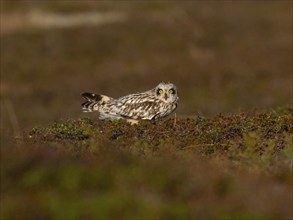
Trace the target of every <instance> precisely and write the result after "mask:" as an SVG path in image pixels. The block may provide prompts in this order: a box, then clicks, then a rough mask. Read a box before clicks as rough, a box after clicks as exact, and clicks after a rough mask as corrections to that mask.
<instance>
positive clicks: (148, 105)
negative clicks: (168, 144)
mask: <svg viewBox="0 0 293 220" xmlns="http://www.w3.org/2000/svg"><path fill="white" fill-rule="evenodd" d="M81 95H82V97H84V98H85V99H86V100H87V101H86V102H84V103H83V104H82V107H83V111H84V112H92V111H97V112H99V118H100V119H110V120H116V119H127V120H129V119H131V120H132V122H133V120H134V121H136V120H156V119H159V118H163V117H165V116H167V115H169V114H170V113H172V112H173V111H174V110H175V109H176V107H177V103H178V99H179V98H178V95H177V88H176V86H175V85H174V84H172V83H164V82H161V83H160V84H159V85H158V86H156V87H155V88H153V89H151V90H148V91H146V92H140V93H134V94H130V95H127V96H123V97H121V98H118V99H114V98H111V97H108V96H105V95H97V94H94V93H88V92H85V93H82V94H81Z"/></svg>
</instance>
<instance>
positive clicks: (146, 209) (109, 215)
mask: <svg viewBox="0 0 293 220" xmlns="http://www.w3.org/2000/svg"><path fill="white" fill-rule="evenodd" d="M292 111H293V109H292V108H291V107H284V108H280V109H278V110H271V111H267V112H250V113H239V114H231V115H218V116H215V117H212V118H200V117H198V118H196V119H176V123H174V118H170V119H167V120H165V121H157V122H149V121H144V122H142V123H140V124H138V125H133V126H132V125H130V124H128V123H126V122H124V121H116V122H110V121H99V120H91V119H87V118H83V119H77V120H74V119H69V120H62V121H58V122H55V123H53V124H52V125H51V126H48V127H38V128H34V129H33V130H32V131H31V132H30V133H29V134H28V135H27V137H26V138H25V139H24V140H23V141H22V143H19V145H18V147H17V148H2V155H5V157H2V158H3V161H2V172H1V179H2V180H3V181H2V184H1V190H2V194H1V200H2V216H3V218H4V219H11V218H13V219H16V218H20V217H21V218H36V217H37V218H42V219H80V218H87V219H117V218H119V219H141V218H144V219H195V218H199V219H234V218H237V219H287V218H291V217H292V209H291V205H290V204H292V183H293V178H292V160H293V154H292V151H293V146H292V137H293V116H292Z"/></svg>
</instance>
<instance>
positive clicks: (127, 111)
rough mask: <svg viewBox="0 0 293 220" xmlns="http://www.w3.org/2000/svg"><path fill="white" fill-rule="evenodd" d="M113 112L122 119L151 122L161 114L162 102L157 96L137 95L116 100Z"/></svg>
mask: <svg viewBox="0 0 293 220" xmlns="http://www.w3.org/2000/svg"><path fill="white" fill-rule="evenodd" d="M116 101H117V102H116V104H115V106H112V111H113V112H115V113H117V114H119V115H121V116H122V117H126V118H132V119H148V120H151V119H153V117H155V116H156V115H157V114H158V112H160V108H161V106H160V104H159V103H160V102H159V100H158V99H156V98H155V96H153V95H150V94H147V93H137V94H132V95H128V96H124V97H122V98H120V99H117V100H116Z"/></svg>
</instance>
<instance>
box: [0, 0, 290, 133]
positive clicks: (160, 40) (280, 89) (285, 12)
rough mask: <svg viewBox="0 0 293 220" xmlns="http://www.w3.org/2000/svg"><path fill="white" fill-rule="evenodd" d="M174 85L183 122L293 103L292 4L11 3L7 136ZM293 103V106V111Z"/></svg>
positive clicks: (5, 19) (6, 49) (4, 104)
mask: <svg viewBox="0 0 293 220" xmlns="http://www.w3.org/2000/svg"><path fill="white" fill-rule="evenodd" d="M160 81H170V82H173V83H175V84H176V85H177V87H178V89H179V96H180V104H179V107H178V109H177V114H178V115H179V116H182V117H185V116H195V115H196V114H202V115H204V116H212V115H215V114H218V113H227V112H238V111H242V110H249V109H254V108H260V109H263V108H271V107H277V106H282V105H286V104H289V103H290V102H291V99H292V2H291V1H269V2H267V1H257V2H253V1H247V2H246V1H219V2H216V1H209V2H204V1H194V2H193V1H187V2H179V1H170V2H155V1H153V2H130V1H129V2H128V1H125V2H122V1H121V2H120V1H115V2H114V1H113V2H111V1H107V2H106V1H63V2H57V1H55V2H54V1H2V2H1V134H2V135H3V134H4V135H7V136H8V135H11V134H17V133H20V132H21V131H23V130H29V129H31V128H32V127H34V126H37V125H41V126H42V125H46V124H50V123H52V122H53V121H54V120H57V119H60V118H71V117H72V118H78V117H93V118H94V117H96V115H95V114H91V115H89V114H83V113H82V112H81V108H80V103H81V102H82V99H81V97H80V93H81V92H83V91H91V92H96V93H102V94H106V95H109V96H113V97H119V96H123V95H126V94H129V93H132V92H137V91H144V90H148V89H151V88H153V87H155V86H156V85H157V84H158V83H159V82H160ZM291 103H292V102H291Z"/></svg>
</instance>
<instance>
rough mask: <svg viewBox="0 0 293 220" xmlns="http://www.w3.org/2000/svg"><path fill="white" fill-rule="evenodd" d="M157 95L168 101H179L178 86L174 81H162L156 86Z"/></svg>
mask: <svg viewBox="0 0 293 220" xmlns="http://www.w3.org/2000/svg"><path fill="white" fill-rule="evenodd" d="M154 92H155V96H156V97H157V98H158V99H160V100H162V101H163V102H166V103H173V102H177V100H178V99H179V98H178V94H177V88H176V86H175V85H174V84H173V83H169V82H168V83H164V82H161V83H160V84H159V85H157V86H156V88H155V89H154Z"/></svg>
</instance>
